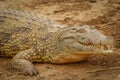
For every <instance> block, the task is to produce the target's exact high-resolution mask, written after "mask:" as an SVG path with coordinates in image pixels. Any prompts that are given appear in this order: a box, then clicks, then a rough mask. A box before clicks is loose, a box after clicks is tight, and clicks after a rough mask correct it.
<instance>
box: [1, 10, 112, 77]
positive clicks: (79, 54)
mask: <svg viewBox="0 0 120 80" xmlns="http://www.w3.org/2000/svg"><path fill="white" fill-rule="evenodd" d="M112 45H113V39H111V38H109V37H108V36H106V35H104V34H103V33H102V32H100V31H99V30H97V29H96V28H94V27H90V26H88V25H85V26H75V27H67V26H64V25H61V24H58V23H56V22H53V21H50V20H49V19H46V18H44V17H41V16H40V15H37V14H34V13H30V12H27V11H22V10H15V9H0V56H5V57H13V59H12V60H11V62H10V65H11V67H12V68H13V69H14V70H17V71H20V72H22V73H26V74H29V75H36V74H37V73H38V72H37V70H36V69H35V68H34V66H33V64H32V62H48V63H55V64H62V63H69V62H78V61H82V60H85V59H86V58H87V57H88V56H89V55H91V54H99V53H106V52H112V49H111V48H112Z"/></svg>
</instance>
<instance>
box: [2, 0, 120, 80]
mask: <svg viewBox="0 0 120 80" xmlns="http://www.w3.org/2000/svg"><path fill="white" fill-rule="evenodd" d="M0 7H4V8H15V9H22V10H28V11H30V12H34V13H39V14H41V15H42V16H45V17H47V18H49V19H51V20H55V21H57V22H60V23H62V24H66V25H70V26H73V25H77V26H79V25H93V26H95V27H96V28H97V29H99V30H102V31H103V32H104V33H105V34H106V35H109V36H114V37H115V40H116V43H115V44H116V47H120V42H118V41H119V39H120V0H11V1H10V0H0ZM116 53H120V50H117V51H116ZM92 57H93V59H94V58H95V57H96V56H95V55H93V56H91V57H90V58H92ZM99 58H101V60H100V59H99ZM99 58H97V59H98V60H97V61H101V62H100V65H93V64H96V63H99V62H97V61H96V62H95V63H93V61H92V60H91V61H90V62H91V63H93V64H90V63H88V62H87V61H84V62H79V63H70V64H63V65H55V64H47V63H35V67H36V68H37V69H38V70H39V73H40V74H39V75H37V76H33V77H30V76H23V75H18V73H15V72H12V71H10V70H9V68H8V67H7V66H8V65H7V63H9V60H10V59H8V58H2V57H0V80H120V68H119V67H120V57H118V56H115V55H112V57H110V56H105V55H104V56H102V55H100V56H99ZM116 58H117V60H118V61H119V62H117V61H116ZM104 61H105V63H104ZM116 62H117V64H116ZM106 63H107V64H106ZM108 63H109V64H108ZM101 64H102V65H101ZM103 64H104V65H103ZM111 68H112V69H111ZM99 69H104V70H99ZM91 70H98V71H93V72H89V71H91Z"/></svg>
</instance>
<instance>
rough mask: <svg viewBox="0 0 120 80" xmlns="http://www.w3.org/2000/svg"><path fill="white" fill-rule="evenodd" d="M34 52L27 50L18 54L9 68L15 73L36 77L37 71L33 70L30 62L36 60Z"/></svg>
mask: <svg viewBox="0 0 120 80" xmlns="http://www.w3.org/2000/svg"><path fill="white" fill-rule="evenodd" d="M36 56H37V55H36V53H35V50H33V49H28V50H24V51H22V52H19V53H18V54H17V55H16V56H15V57H13V59H12V60H11V64H10V65H11V68H12V69H13V70H15V71H19V72H21V73H22V74H27V75H31V76H33V75H37V74H38V71H37V70H36V69H35V67H34V65H33V64H32V62H33V61H34V60H33V59H35V58H36Z"/></svg>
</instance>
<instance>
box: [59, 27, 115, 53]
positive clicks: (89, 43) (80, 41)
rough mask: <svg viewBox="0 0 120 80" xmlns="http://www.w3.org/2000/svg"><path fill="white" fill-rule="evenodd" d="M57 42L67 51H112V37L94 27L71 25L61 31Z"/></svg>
mask: <svg viewBox="0 0 120 80" xmlns="http://www.w3.org/2000/svg"><path fill="white" fill-rule="evenodd" d="M59 43H60V46H61V48H62V49H63V50H64V51H68V52H103V53H104V52H112V48H113V39H112V38H110V37H108V36H106V35H104V34H103V33H102V32H100V31H99V30H97V29H96V28H95V27H90V26H87V25H86V26H81V27H71V28H68V29H66V30H65V31H64V32H62V35H61V36H60V37H59Z"/></svg>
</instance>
